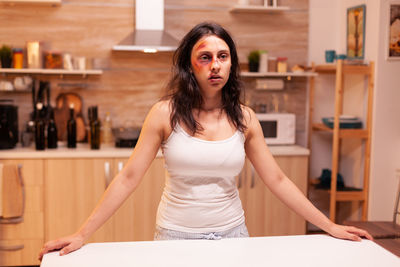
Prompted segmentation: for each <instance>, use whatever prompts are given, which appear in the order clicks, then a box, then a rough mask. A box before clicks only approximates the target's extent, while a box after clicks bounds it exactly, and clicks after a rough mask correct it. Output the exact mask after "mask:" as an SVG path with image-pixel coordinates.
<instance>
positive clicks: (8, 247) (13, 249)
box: [0, 245, 24, 251]
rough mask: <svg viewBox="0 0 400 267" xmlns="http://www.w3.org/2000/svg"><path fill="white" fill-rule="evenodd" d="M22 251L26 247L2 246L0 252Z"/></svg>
mask: <svg viewBox="0 0 400 267" xmlns="http://www.w3.org/2000/svg"><path fill="white" fill-rule="evenodd" d="M21 249H24V245H14V246H0V250H3V251H17V250H21Z"/></svg>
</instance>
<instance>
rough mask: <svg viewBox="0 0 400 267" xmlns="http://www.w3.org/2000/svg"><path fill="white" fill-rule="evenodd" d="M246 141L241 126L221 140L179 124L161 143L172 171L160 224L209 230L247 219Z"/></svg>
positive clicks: (226, 226) (168, 179)
mask: <svg viewBox="0 0 400 267" xmlns="http://www.w3.org/2000/svg"><path fill="white" fill-rule="evenodd" d="M244 141H245V138H244V135H243V133H242V132H240V131H236V132H235V134H234V135H232V136H231V137H229V138H227V139H225V140H221V141H206V140H202V139H199V138H196V137H192V136H190V135H189V134H188V133H186V132H185V131H184V130H183V129H182V127H181V126H180V125H179V124H177V126H176V127H175V130H174V131H172V133H171V135H170V136H169V137H168V139H167V140H166V141H165V142H163V144H162V146H161V149H162V152H163V154H164V159H165V165H166V166H165V167H166V170H167V172H166V180H165V187H164V192H163V195H162V197H161V201H160V204H159V206H158V211H157V224H158V225H159V226H160V227H163V228H166V229H171V230H175V231H182V232H191V233H203V232H220V231H225V230H229V229H231V228H233V227H236V226H238V225H240V224H242V223H244V212H243V208H242V203H241V201H240V198H239V192H238V190H237V187H236V181H235V176H236V175H238V174H239V173H240V171H241V170H242V168H243V164H244V160H245V151H244Z"/></svg>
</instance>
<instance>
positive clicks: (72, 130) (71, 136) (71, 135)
mask: <svg viewBox="0 0 400 267" xmlns="http://www.w3.org/2000/svg"><path fill="white" fill-rule="evenodd" d="M67 139H68V140H67V146H68V148H76V121H75V118H74V105H73V104H71V105H70V106H69V119H68V121H67Z"/></svg>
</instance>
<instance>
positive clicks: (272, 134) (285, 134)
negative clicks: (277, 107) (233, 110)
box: [256, 113, 296, 145]
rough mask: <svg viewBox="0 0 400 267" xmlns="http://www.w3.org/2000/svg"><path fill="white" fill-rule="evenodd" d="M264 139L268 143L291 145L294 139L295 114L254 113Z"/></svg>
mask: <svg viewBox="0 0 400 267" xmlns="http://www.w3.org/2000/svg"><path fill="white" fill-rule="evenodd" d="M256 117H257V119H258V120H259V121H260V124H261V128H262V131H263V134H264V138H265V141H266V142H267V144H270V145H293V144H294V143H295V141H296V115H295V114H292V113H256Z"/></svg>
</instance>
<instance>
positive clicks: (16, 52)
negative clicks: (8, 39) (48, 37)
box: [13, 48, 24, 69]
mask: <svg viewBox="0 0 400 267" xmlns="http://www.w3.org/2000/svg"><path fill="white" fill-rule="evenodd" d="M23 64H24V54H23V50H22V48H13V68H14V69H22V68H23Z"/></svg>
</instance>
